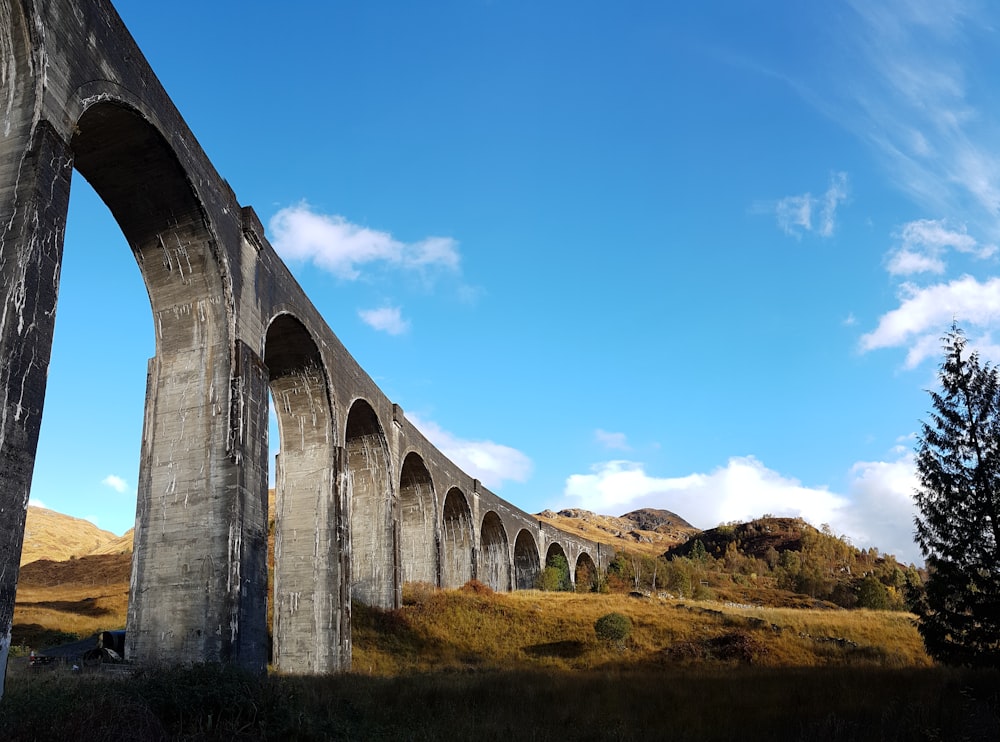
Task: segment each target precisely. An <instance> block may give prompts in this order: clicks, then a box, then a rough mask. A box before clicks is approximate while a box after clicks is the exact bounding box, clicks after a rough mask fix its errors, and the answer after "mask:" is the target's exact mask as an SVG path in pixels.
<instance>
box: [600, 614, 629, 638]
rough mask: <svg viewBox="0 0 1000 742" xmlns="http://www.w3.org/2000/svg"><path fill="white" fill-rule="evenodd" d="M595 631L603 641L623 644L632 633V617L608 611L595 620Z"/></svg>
mask: <svg viewBox="0 0 1000 742" xmlns="http://www.w3.org/2000/svg"><path fill="white" fill-rule="evenodd" d="M594 633H595V634H597V638H598V639H601V640H603V641H606V642H614V643H615V644H622V643H624V641H625V640H626V639H628V637H629V634H631V633H632V619H630V618H629V617H628V616H625V615H622V614H621V613H606V614H604V615H603V616H601V617H600V618H599V619H597V620H596V621H594Z"/></svg>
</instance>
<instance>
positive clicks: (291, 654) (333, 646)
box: [264, 314, 350, 674]
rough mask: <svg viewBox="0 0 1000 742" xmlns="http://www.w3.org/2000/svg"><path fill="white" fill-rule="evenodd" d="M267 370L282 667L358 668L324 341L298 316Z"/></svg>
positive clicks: (282, 332) (277, 645)
mask: <svg viewBox="0 0 1000 742" xmlns="http://www.w3.org/2000/svg"><path fill="white" fill-rule="evenodd" d="M264 365H265V367H266V368H267V374H268V384H269V387H270V390H271V399H272V400H273V402H274V411H275V416H276V417H277V419H278V433H279V438H280V445H279V454H278V456H277V457H276V465H275V477H274V482H275V497H274V508H275V513H274V523H275V533H274V593H273V594H274V603H273V605H274V628H273V637H274V652H273V657H274V660H273V661H274V665H275V667H276V668H277V669H278V670H279V671H280V672H284V673H296V674H303V673H324V672H331V671H334V670H338V669H343V668H346V667H349V666H350V649H349V648H350V639H349V637H350V599H349V598H350V596H349V593H348V586H347V573H348V570H347V564H346V550H344V549H343V548H342V545H341V544H340V543H339V541H338V533H340V532H341V529H342V528H343V524H342V520H343V511H342V507H341V503H340V502H339V499H338V497H337V489H336V471H337V462H336V449H335V446H334V432H333V431H334V422H335V415H334V408H333V404H332V401H331V394H330V385H329V381H328V379H327V375H326V372H325V369H324V366H323V360H322V357H321V355H320V352H319V348H318V347H317V345H316V342H315V341H314V340H313V338H312V335H311V334H310V333H309V331H308V330H307V329H306V328H305V326H304V325H303V324H302V323H301V322H300V321H299V320H298V319H297V318H296V317H294V316H293V315H291V314H279V315H278V316H277V317H275V318H274V319H273V320H272V321H271V323H270V325H269V326H268V329H267V334H266V337H265V341H264Z"/></svg>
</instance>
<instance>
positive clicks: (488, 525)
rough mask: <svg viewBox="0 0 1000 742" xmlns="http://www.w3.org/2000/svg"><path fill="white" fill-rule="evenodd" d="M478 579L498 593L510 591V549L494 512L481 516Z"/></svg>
mask: <svg viewBox="0 0 1000 742" xmlns="http://www.w3.org/2000/svg"><path fill="white" fill-rule="evenodd" d="M479 553H480V555H481V557H482V559H481V561H480V563H479V579H480V580H481V581H482V582H485V583H486V584H487V585H489V586H490V587H491V588H493V589H494V590H496V591H498V592H508V591H509V590H510V548H509V547H508V541H507V530H506V529H505V528H504V527H503V521H501V520H500V516H499V515H497V514H496V511H493V510H490V511H489V512H487V513H486V515H484V516H483V525H482V527H481V528H480V529H479Z"/></svg>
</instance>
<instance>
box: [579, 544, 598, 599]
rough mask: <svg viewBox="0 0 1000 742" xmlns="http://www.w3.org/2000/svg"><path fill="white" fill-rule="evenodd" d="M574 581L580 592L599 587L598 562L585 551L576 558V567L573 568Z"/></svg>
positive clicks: (588, 591)
mask: <svg viewBox="0 0 1000 742" xmlns="http://www.w3.org/2000/svg"><path fill="white" fill-rule="evenodd" d="M573 576H574V578H573V582H574V584H575V585H576V589H577V591H578V592H587V593H590V592H593V591H594V590H596V589H597V576H598V575H597V564H596V563H595V562H594V560H593V559H592V558H591V556H590V554H588V553H587V552H585V551H581V552H580V556H578V557H577V558H576V568H575V569H574V570H573Z"/></svg>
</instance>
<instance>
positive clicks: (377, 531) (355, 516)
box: [345, 399, 401, 608]
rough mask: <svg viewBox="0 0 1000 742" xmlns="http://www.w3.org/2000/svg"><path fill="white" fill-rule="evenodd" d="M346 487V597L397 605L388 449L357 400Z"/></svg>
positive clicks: (371, 414)
mask: <svg viewBox="0 0 1000 742" xmlns="http://www.w3.org/2000/svg"><path fill="white" fill-rule="evenodd" d="M345 441H346V444H347V482H348V484H347V487H348V492H349V497H350V502H351V597H352V599H354V600H357V601H360V602H361V603H364V604H365V605H370V606H374V607H377V608H395V607H398V606H399V605H400V601H401V596H400V586H399V580H398V578H397V574H396V564H397V560H396V551H397V549H396V545H397V540H396V519H395V513H394V503H393V498H392V486H391V480H390V478H389V449H388V446H387V444H386V440H385V433H384V432H383V429H382V424H381V423H380V422H379V419H378V415H376V414H375V410H374V409H372V406H371V405H370V404H368V402H366V401H365V400H363V399H359V400H357V401H356V402H354V404H353V405H352V406H351V410H350V412H349V413H348V415H347V433H346V435H345Z"/></svg>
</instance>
